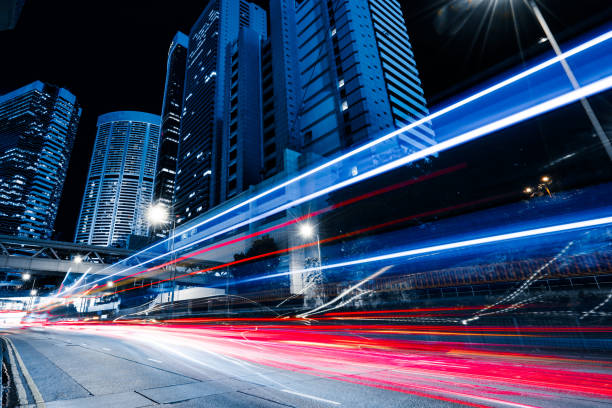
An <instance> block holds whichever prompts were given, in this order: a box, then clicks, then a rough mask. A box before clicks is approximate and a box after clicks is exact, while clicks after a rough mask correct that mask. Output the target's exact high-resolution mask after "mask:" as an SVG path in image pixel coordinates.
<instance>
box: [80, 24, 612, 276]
mask: <svg viewBox="0 0 612 408" xmlns="http://www.w3.org/2000/svg"><path fill="white" fill-rule="evenodd" d="M610 38H612V31H608V32H606V33H604V34H602V35H599V36H597V37H595V38H593V39H591V40H589V41H586V42H584V43H583V44H580V45H578V46H576V47H574V48H573V49H571V50H568V51H566V52H565V53H563V54H561V55H559V56H556V57H554V58H551V59H549V60H547V61H544V62H542V63H540V64H538V65H536V66H534V67H532V68H530V69H527V70H525V71H522V72H520V73H519V74H517V75H514V76H512V77H510V78H508V79H506V80H504V81H501V82H499V83H498V84H495V85H493V86H491V87H489V88H486V89H484V90H482V91H480V92H477V93H475V94H474V95H472V96H470V97H467V98H465V99H463V100H461V101H459V102H456V103H454V104H452V105H450V106H448V107H446V108H443V109H441V110H439V111H437V112H435V113H432V114H430V115H428V116H426V117H424V118H422V119H420V120H418V121H416V122H413V123H411V124H409V125H407V126H405V127H404V128H401V129H398V130H396V131H394V132H391V133H389V134H387V135H385V136H383V137H380V138H378V139H375V140H373V141H371V142H369V143H367V144H365V145H362V146H360V147H358V148H356V149H354V150H352V151H350V152H348V153H345V154H343V155H341V156H338V157H336V158H334V159H332V160H329V161H327V162H325V163H324V164H322V165H320V166H317V167H315V168H313V169H311V170H308V171H306V172H304V173H301V174H300V175H298V176H296V177H294V178H292V179H290V180H287V181H286V182H283V183H281V184H279V185H277V186H275V187H272V188H270V189H268V190H266V191H264V192H262V193H260V194H257V195H256V196H254V197H251V198H249V199H248V200H245V201H243V202H241V203H240V204H237V205H235V206H233V207H231V208H229V209H227V210H225V211H222V212H221V213H219V214H216V215H214V216H211V217H208V218H207V219H205V220H203V221H201V222H200V223H198V224H196V225H193V226H191V227H189V228H187V229H185V230H181V231H180V232H177V233H175V234H173V236H171V237H168V238H166V239H165V240H163V241H161V242H160V243H158V244H156V245H161V244H163V243H166V242H171V241H174V240H175V239H176V237H177V236H180V235H182V234H185V233H187V232H189V231H192V230H193V229H195V228H198V227H200V226H202V225H205V224H208V223H210V222H212V221H214V220H216V219H218V218H220V217H223V216H225V215H227V214H229V213H231V212H233V211H235V210H237V209H240V208H242V207H245V206H247V205H248V204H250V203H252V202H255V201H257V200H259V199H261V198H263V197H265V196H268V195H270V194H272V193H274V192H276V191H278V190H280V189H282V188H285V187H287V186H289V185H291V184H293V183H296V182H297V181H300V180H302V179H304V178H306V177H308V176H310V175H313V174H316V173H318V172H320V171H322V170H324V169H326V168H329V167H331V166H332V165H334V164H336V163H339V162H341V161H343V160H345V159H347V158H350V157H352V156H355V155H357V154H358V153H360V152H363V151H366V150H368V149H370V148H372V147H374V146H376V145H378V144H380V143H383V142H384V141H386V140H390V139H392V138H394V137H396V136H398V135H400V134H402V133H405V132H406V131H408V130H410V129H413V128H415V127H418V126H421V125H423V124H427V123H429V122H430V121H431V120H432V119H435V118H438V117H440V116H443V115H445V114H447V113H449V112H451V111H453V110H456V109H458V108H460V107H462V106H465V105H467V104H469V103H471V102H473V101H475V100H478V99H480V98H482V97H484V96H486V95H489V94H491V93H493V92H495V91H498V90H500V89H502V88H504V87H507V86H508V85H511V84H513V83H516V82H517V81H519V80H521V79H524V78H527V77H529V76H531V75H533V74H534V73H537V72H540V71H542V70H543V69H546V68H548V67H550V66H552V65H554V64H557V63H559V62H560V61H565V60H566V59H567V58H569V57H571V56H573V55H577V54H579V53H581V52H584V51H585V50H588V49H590V48H592V47H594V46H596V45H598V44H601V43H603V42H605V41H607V40H609V39H610ZM609 79H610V77H608V78H606V79H604V80H600V81H596V82H595V83H592V84H590V85H587V86H584V87H582V88H578V89H576V90H575V91H573V92H570V93H568V94H565V95H562V96H560V97H557V98H553V99H552V100H550V101H548V102H545V103H542V104H540V105H537V106H536V107H538V106H539V107H541V108H544V109H543V110H541V111H539V112H538V110H537V109H533V108H531V109H527V110H525V111H523V112H519V113H518V114H513V115H510V116H509V117H508V118H514V119H513V120H510V121H508V120H507V119H508V118H506V120H504V119H502V120H499V121H496V122H494V123H496V124H498V126H499V127H495V126H492V127H491V125H492V124H491V125H489V127H491V130H489V131H486V132H492V131H494V130H499V129H502V128H503V127H506V126H510V125H511V124H514V123H518V122H520V121H523V120H526V119H528V118H529V117H533V116H535V115H537V114H540V113H544V112H546V111H549V110H552V109H555V108H557V107H560V106H563V105H565V104H568V103H571V102H575V101H578V100H580V99H583V98H586V97H588V96H590V95H592V94H594V93H597V92H600V91H602V90H604V89H607V88H609V87H610V83H609ZM606 80H608V81H606ZM602 81H603V82H602ZM570 95H573V96H571V97H570ZM553 101H557V102H558V103H559V104H555V103H554V102H553ZM536 107H534V108H536ZM528 112H529V113H528ZM484 128H487V126H485V127H483V128H481V129H484ZM469 133H472V132H468V134H469ZM480 136H482V134H480V135H477V134H472V135H471V137H467V138H466V135H462V136H457V137H455V138H452V139H449V140H447V141H445V142H442V143H439V144H437V145H434V146H432V147H430V148H426V149H424V150H422V151H420V152H417V153H414V154H411V155H408V156H407V157H406V158H403V159H400V160H396V161H395V162H392V163H394V164H392V163H389V164H387V165H385V166H381V167H379V168H378V169H374V170H372V171H370V172H367V173H364V174H362V175H359V176H356V177H354V178H351V179H349V180H345V181H344V182H343V183H340V184H339V185H337V188H334V187H331V188H327V189H324V190H323V191H324V192H322V193H321V194H316V193H314V194H311V195H309V196H308V197H309V198H307V199H306V198H303V199H301V200H296V201H295V202H293V203H289V204H287V205H285V206H283V207H282V208H281V209H278V210H277V211H274V212H271V214H267V215H266V217H268V216H270V215H272V214H274V213H277V212H279V211H282V210H284V209H286V208H291V207H293V206H295V205H299V204H300V203H303V202H305V201H308V200H310V199H312V198H316V197H319V196H321V195H323V194H327V193H329V192H331V191H335V190H337V189H340V188H343V187H346V186H348V185H351V184H353V183H356V182H359V181H362V180H365V179H366V178H369V177H373V176H374V175H377V174H381V173H384V172H386V171H389V170H391V169H393V168H396V167H399V166H402V165H405V164H407V163H410V162H413V161H415V160H418V159H421V158H424V157H427V156H430V155H433V154H436V153H439V152H441V151H443V150H446V149H449V148H452V147H454V146H457V145H459V144H462V143H465V142H466V141H469V140H473V139H476V138H478V137H480ZM449 142H450V143H449ZM390 165H391V166H390ZM377 170H378V171H377ZM366 175H367V176H366ZM258 219H261V218H258ZM254 221H255V220H254V219H252V220H250V221H248V222H247V223H250V222H254ZM234 228H236V226H234ZM191 245H193V244H191V243H190V244H189V246H191ZM150 248H151V247H150ZM150 248H146V249H144V250H143V251H140V252H138V253H137V254H134V255H132V256H130V257H128V258H127V259H126V260H129V259H133V258H135V257H137V256H139V255H141V254H143V253H145V252H146V251H147V250H149V249H150ZM182 249H185V247H181V248H177V249H174V250H173V251H170V252H167V253H166V254H164V255H160V256H158V257H155V258H153V259H150V260H149V261H147V262H145V263H148V262H150V261H152V260H156V259H159V258H161V257H163V256H166V255H168V254H171V253H174V252H176V251H178V250H182ZM126 260H124V261H122V262H125V261H126ZM145 263H140V264H138V265H135V266H131V267H128V268H126V269H123V270H121V271H118V272H116V273H113V274H111V275H109V276H108V277H112V276H116V275H117V274H119V273H122V272H124V271H127V270H131V269H133V268H137V267H140V266H142V265H144V264H145ZM110 267H112V266H109V268H110ZM106 269H108V268H106ZM106 269H105V270H106ZM106 278H107V277H105V278H102V279H99V280H95V281H93V282H91V283H90V284H95V283H97V282H99V281H101V280H103V279H106Z"/></svg>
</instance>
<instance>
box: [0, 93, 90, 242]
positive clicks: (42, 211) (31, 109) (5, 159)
mask: <svg viewBox="0 0 612 408" xmlns="http://www.w3.org/2000/svg"><path fill="white" fill-rule="evenodd" d="M80 117H81V108H80V107H79V104H78V103H77V101H76V97H75V96H74V95H73V94H71V93H70V92H69V91H67V90H66V89H64V88H58V87H55V86H51V85H48V84H44V83H42V82H40V81H36V82H33V83H31V84H29V85H26V86H24V87H22V88H19V89H17V90H15V91H13V92H10V93H8V94H5V95H2V96H0V234H8V235H18V236H22V237H29V238H41V239H48V238H51V235H52V232H53V225H54V223H55V217H56V215H57V208H58V205H59V201H60V196H61V194H62V189H63V186H64V180H65V179H66V171H67V169H68V162H69V159H70V152H71V151H72V147H73V145H74V139H75V135H76V131H77V127H78V123H79V119H80Z"/></svg>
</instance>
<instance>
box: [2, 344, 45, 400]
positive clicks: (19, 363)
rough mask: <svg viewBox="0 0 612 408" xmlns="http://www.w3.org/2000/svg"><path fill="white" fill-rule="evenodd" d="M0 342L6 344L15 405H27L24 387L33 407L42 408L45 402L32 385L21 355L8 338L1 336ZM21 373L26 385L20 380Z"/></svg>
mask: <svg viewBox="0 0 612 408" xmlns="http://www.w3.org/2000/svg"><path fill="white" fill-rule="evenodd" d="M2 340H3V341H4V342H5V344H6V352H7V354H8V357H9V363H10V365H11V376H12V381H13V384H15V391H16V394H17V404H19V405H22V406H23V405H28V394H27V391H26V388H25V387H26V386H27V387H28V388H29V390H30V393H31V394H32V397H33V398H34V406H36V407H37V408H44V407H45V401H44V399H43V397H42V395H41V394H40V391H39V390H38V387H37V386H36V383H34V380H33V379H32V377H31V376H30V373H29V371H28V369H27V368H26V366H25V364H24V363H23V360H22V359H21V355H19V352H18V351H17V349H16V348H15V345H14V344H13V342H12V341H11V339H9V338H8V337H5V336H3V337H2ZM20 371H21V375H23V378H24V379H25V382H26V384H24V383H23V381H22V380H21V376H20V375H19V372H20Z"/></svg>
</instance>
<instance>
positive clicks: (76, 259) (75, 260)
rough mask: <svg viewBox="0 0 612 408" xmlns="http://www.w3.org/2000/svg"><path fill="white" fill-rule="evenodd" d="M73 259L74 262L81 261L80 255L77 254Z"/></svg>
mask: <svg viewBox="0 0 612 408" xmlns="http://www.w3.org/2000/svg"><path fill="white" fill-rule="evenodd" d="M73 261H74V263H81V262H83V257H82V256H81V255H77V256H75V257H74V259H73Z"/></svg>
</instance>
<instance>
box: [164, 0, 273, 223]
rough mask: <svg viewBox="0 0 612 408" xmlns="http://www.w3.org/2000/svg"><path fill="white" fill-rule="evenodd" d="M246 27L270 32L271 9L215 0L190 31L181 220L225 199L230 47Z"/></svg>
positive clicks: (178, 205)
mask: <svg viewBox="0 0 612 408" xmlns="http://www.w3.org/2000/svg"><path fill="white" fill-rule="evenodd" d="M240 27H244V28H250V29H252V30H254V31H256V32H258V33H260V34H261V35H262V36H265V35H266V30H267V29H266V12H265V11H264V10H263V9H261V8H260V7H257V6H255V5H254V4H251V3H249V2H246V1H243V0H211V1H210V2H209V3H208V5H207V6H206V8H205V9H204V11H203V12H202V14H201V15H200V17H199V18H198V20H197V22H196V23H195V24H194V26H193V27H192V29H191V32H190V33H189V46H188V55H187V68H186V75H185V89H184V98H183V107H182V115H181V131H180V141H179V156H178V162H177V174H176V185H175V205H174V209H175V211H174V212H175V214H176V215H177V223H181V222H184V221H186V220H188V219H191V218H194V217H196V216H197V215H199V214H202V213H203V212H205V211H206V210H207V209H208V208H210V206H211V205H214V204H215V203H216V202H218V201H219V194H220V186H219V184H220V183H219V182H218V180H219V179H220V178H219V175H218V173H219V171H220V168H221V160H220V158H221V152H220V151H221V147H222V146H221V145H222V140H223V120H224V118H225V112H224V107H225V106H226V100H225V98H226V97H227V93H226V92H225V90H226V88H225V86H226V78H225V71H226V70H225V67H226V62H227V60H226V58H227V53H228V50H229V48H228V46H229V45H230V44H232V43H233V42H234V41H236V40H237V38H238V31H239V29H240Z"/></svg>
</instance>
